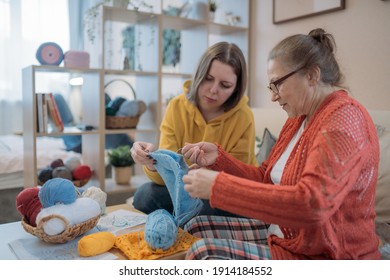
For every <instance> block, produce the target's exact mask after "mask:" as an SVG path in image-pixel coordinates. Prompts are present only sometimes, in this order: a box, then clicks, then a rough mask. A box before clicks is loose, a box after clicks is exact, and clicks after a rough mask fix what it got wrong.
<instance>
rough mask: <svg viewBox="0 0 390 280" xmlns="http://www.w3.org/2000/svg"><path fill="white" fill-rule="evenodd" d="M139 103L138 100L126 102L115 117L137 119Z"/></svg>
mask: <svg viewBox="0 0 390 280" xmlns="http://www.w3.org/2000/svg"><path fill="white" fill-rule="evenodd" d="M139 111H140V109H139V102H138V101H137V100H126V101H125V102H123V103H122V104H121V106H120V107H119V110H118V112H116V114H115V116H118V117H135V116H137V115H138V114H139Z"/></svg>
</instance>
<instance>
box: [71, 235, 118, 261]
mask: <svg viewBox="0 0 390 280" xmlns="http://www.w3.org/2000/svg"><path fill="white" fill-rule="evenodd" d="M115 239H116V236H115V235H114V234H113V233H111V232H107V231H103V232H96V233H92V234H89V235H86V236H83V237H82V238H81V239H80V240H79V242H78V244H77V250H78V251H79V255H80V256H81V257H92V256H96V255H100V254H103V253H105V252H107V251H109V250H110V249H111V248H112V247H113V246H114V244H115Z"/></svg>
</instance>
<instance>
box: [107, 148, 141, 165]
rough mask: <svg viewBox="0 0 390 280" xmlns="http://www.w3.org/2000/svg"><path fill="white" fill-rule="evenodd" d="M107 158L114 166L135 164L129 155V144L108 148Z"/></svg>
mask: <svg viewBox="0 0 390 280" xmlns="http://www.w3.org/2000/svg"><path fill="white" fill-rule="evenodd" d="M108 160H109V162H110V164H111V165H112V166H115V167H124V166H132V165H134V164H135V162H134V159H133V157H132V156H131V152H130V146H127V145H126V146H119V147H117V148H115V149H112V150H110V151H109V152H108Z"/></svg>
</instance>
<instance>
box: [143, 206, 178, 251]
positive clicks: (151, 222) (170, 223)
mask: <svg viewBox="0 0 390 280" xmlns="http://www.w3.org/2000/svg"><path fill="white" fill-rule="evenodd" d="M177 231H178V225H177V223H176V221H175V220H174V218H173V216H172V215H171V214H169V213H168V212H167V211H166V210H164V209H158V210H156V211H154V212H152V213H150V214H149V215H148V218H147V219H146V224H145V230H144V236H145V241H146V242H147V243H148V245H149V246H150V247H151V248H152V249H163V250H167V249H169V248H170V247H172V245H173V244H175V242H176V239H177Z"/></svg>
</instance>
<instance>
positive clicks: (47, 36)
mask: <svg viewBox="0 0 390 280" xmlns="http://www.w3.org/2000/svg"><path fill="white" fill-rule="evenodd" d="M44 42H55V43H57V44H58V45H59V46H60V47H61V48H62V50H63V51H64V52H65V51H67V50H69V46H70V35H69V12H68V0H0V101H1V102H0V117H1V119H0V134H8V133H13V132H15V131H18V130H20V128H21V127H22V124H21V120H22V118H21V116H22V109H21V106H19V105H16V106H15V104H20V102H21V100H22V74H21V73H22V69H23V68H24V67H27V66H29V65H32V64H35V65H38V64H39V62H38V61H37V59H36V57H35V54H36V51H37V49H38V48H39V46H40V45H41V44H42V43H44ZM11 119H15V120H16V121H17V123H12V125H10V123H9V120H11ZM7 122H8V124H7Z"/></svg>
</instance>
